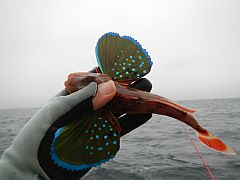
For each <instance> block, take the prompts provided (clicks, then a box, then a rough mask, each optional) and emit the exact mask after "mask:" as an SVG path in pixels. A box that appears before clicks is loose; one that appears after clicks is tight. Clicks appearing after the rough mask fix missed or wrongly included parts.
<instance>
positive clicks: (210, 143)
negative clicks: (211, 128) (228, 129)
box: [196, 131, 237, 155]
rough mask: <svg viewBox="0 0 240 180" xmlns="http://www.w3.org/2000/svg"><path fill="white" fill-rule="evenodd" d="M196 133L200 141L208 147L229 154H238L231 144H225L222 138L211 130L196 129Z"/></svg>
mask: <svg viewBox="0 0 240 180" xmlns="http://www.w3.org/2000/svg"><path fill="white" fill-rule="evenodd" d="M196 134H197V137H198V139H199V141H200V142H201V143H203V144H204V145H206V146H207V147H208V148H210V149H213V150H215V151H218V152H221V153H224V154H228V155H237V154H236V153H235V152H234V151H233V149H232V148H231V147H230V146H228V145H227V144H225V143H224V142H223V141H222V140H221V139H220V138H218V137H216V136H214V135H213V134H211V133H210V132H208V131H205V132H199V131H196Z"/></svg>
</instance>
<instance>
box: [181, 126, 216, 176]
mask: <svg viewBox="0 0 240 180" xmlns="http://www.w3.org/2000/svg"><path fill="white" fill-rule="evenodd" d="M182 127H183V128H184V133H185V134H186V135H187V136H188V137H189V139H190V141H191V143H192V145H193V147H194V149H195V150H196V152H197V154H198V156H199V158H200V159H201V161H202V163H203V165H204V167H205V169H206V170H207V173H208V175H209V176H210V177H211V179H212V180H215V178H214V176H213V174H212V172H211V170H210V168H209V166H208V164H207V162H206V161H205V160H204V158H203V156H202V154H201V153H200V151H199V149H198V148H197V145H196V144H195V142H194V140H193V138H192V137H191V136H190V135H189V133H188V132H187V129H186V127H185V126H183V125H182Z"/></svg>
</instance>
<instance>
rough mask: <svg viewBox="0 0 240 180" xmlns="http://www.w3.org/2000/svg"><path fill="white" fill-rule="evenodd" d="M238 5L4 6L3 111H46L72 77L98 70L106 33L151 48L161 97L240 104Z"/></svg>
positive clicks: (168, 1) (109, 1)
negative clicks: (97, 50) (234, 100)
mask: <svg viewBox="0 0 240 180" xmlns="http://www.w3.org/2000/svg"><path fill="white" fill-rule="evenodd" d="M239 8H240V1H238V0H235V1H234V0H165V1H163V0H145V1H142V0H121V1H114V0H81V1H80V0H75V1H70V0H54V1H51V0H41V1H39V0H22V1H18V0H7V1H5V0H0V82H1V85H0V86H1V88H0V108H18V107H39V106H42V105H43V104H44V103H46V101H47V100H48V99H49V98H50V97H51V96H52V95H54V94H55V93H57V92H58V91H60V90H61V89H62V88H63V87H64V86H63V82H64V81H65V80H66V78H67V75H68V74H69V73H71V72H77V71H87V70H89V69H91V68H92V67H94V66H96V65H97V63H96V58H95V45H96V42H97V40H98V38H99V37H100V36H101V35H102V34H104V33H106V32H109V31H111V32H118V33H120V35H130V36H132V37H134V38H135V39H137V40H138V41H139V42H140V43H141V44H142V46H143V47H144V48H146V49H147V50H148V52H149V54H150V56H151V58H152V61H153V63H154V64H153V68H152V71H151V72H150V74H149V75H148V76H147V77H148V78H149V79H150V80H151V81H152V83H153V85H154V89H153V92H154V93H156V94H159V95H162V96H164V97H167V98H169V99H172V100H183V99H208V98H227V97H240V80H239V77H240V33H239V32H240V11H239Z"/></svg>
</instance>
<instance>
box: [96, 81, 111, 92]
mask: <svg viewBox="0 0 240 180" xmlns="http://www.w3.org/2000/svg"><path fill="white" fill-rule="evenodd" d="M98 90H99V91H101V93H102V94H103V95H108V94H111V93H113V92H114V91H115V84H114V82H113V81H108V82H105V83H102V84H100V85H99V87H98Z"/></svg>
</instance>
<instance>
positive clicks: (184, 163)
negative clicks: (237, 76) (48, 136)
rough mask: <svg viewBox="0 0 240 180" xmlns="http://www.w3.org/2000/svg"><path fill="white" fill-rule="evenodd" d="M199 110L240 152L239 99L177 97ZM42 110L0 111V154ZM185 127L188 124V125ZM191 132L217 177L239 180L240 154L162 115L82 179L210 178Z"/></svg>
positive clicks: (208, 124)
mask: <svg viewBox="0 0 240 180" xmlns="http://www.w3.org/2000/svg"><path fill="white" fill-rule="evenodd" d="M179 103H180V104H182V105H184V106H186V107H189V108H193V109H196V110H197V112H196V113H195V116H196V117H197V119H198V121H199V123H200V124H201V125H202V126H203V127H205V128H206V129H208V130H209V131H210V132H212V133H213V134H214V135H216V136H218V137H220V138H221V139H222V140H223V141H225V142H226V143H227V144H228V145H230V146H231V147H232V148H233V149H234V150H235V151H236V153H237V154H240V98H235V99H214V100H192V101H179ZM38 110H39V109H37V108H35V109H4V110H3V109H2V110H0V156H1V154H2V152H3V151H4V149H6V148H7V147H8V146H9V145H10V144H11V142H12V140H13V138H14V137H15V136H16V134H17V133H18V132H19V130H20V129H21V128H22V126H23V125H24V124H25V123H26V122H27V121H28V120H29V119H30V118H31V116H32V115H33V114H34V113H35V112H37V111H38ZM184 126H185V127H186V128H184ZM187 134H189V135H190V136H191V137H192V138H193V139H194V141H195V144H196V145H197V147H198V149H199V150H200V152H201V154H202V156H203V157H204V159H205V161H206V162H207V163H208V165H209V167H210V169H211V171H212V173H213V175H214V177H215V179H216V180H239V179H240V156H239V155H237V156H227V155H223V154H220V153H217V152H214V151H212V150H209V149H207V148H206V147H205V146H203V145H202V144H200V143H199V142H198V140H197V138H196V136H195V133H194V131H193V130H192V129H191V128H189V127H188V126H186V125H185V124H183V123H181V122H179V121H177V120H175V119H172V118H168V117H164V116H160V115H153V118H152V119H151V120H150V121H148V122H147V123H146V124H145V125H143V126H142V127H140V128H138V129H136V130H135V131H133V132H131V133H129V134H128V135H126V136H124V137H122V138H121V149H120V151H119V152H118V153H117V156H116V157H115V158H114V159H113V160H111V161H110V162H108V163H106V164H103V165H101V166H100V167H98V168H93V169H92V170H91V171H90V172H89V173H88V174H87V175H86V176H85V177H84V178H82V179H84V180H106V179H112V180H122V179H123V180H124V179H125V180H136V179H138V180H159V179H163V180H165V179H166V180H175V179H178V180H185V179H187V178H188V179H194V180H200V179H203V180H206V179H211V178H210V177H209V176H208V174H207V172H206V170H205V167H204V165H203V164H202V162H201V160H200V158H199V156H198V155H197V152H196V151H195V149H194V147H193V145H192V144H191V141H190V138H189V136H188V135H187Z"/></svg>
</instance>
